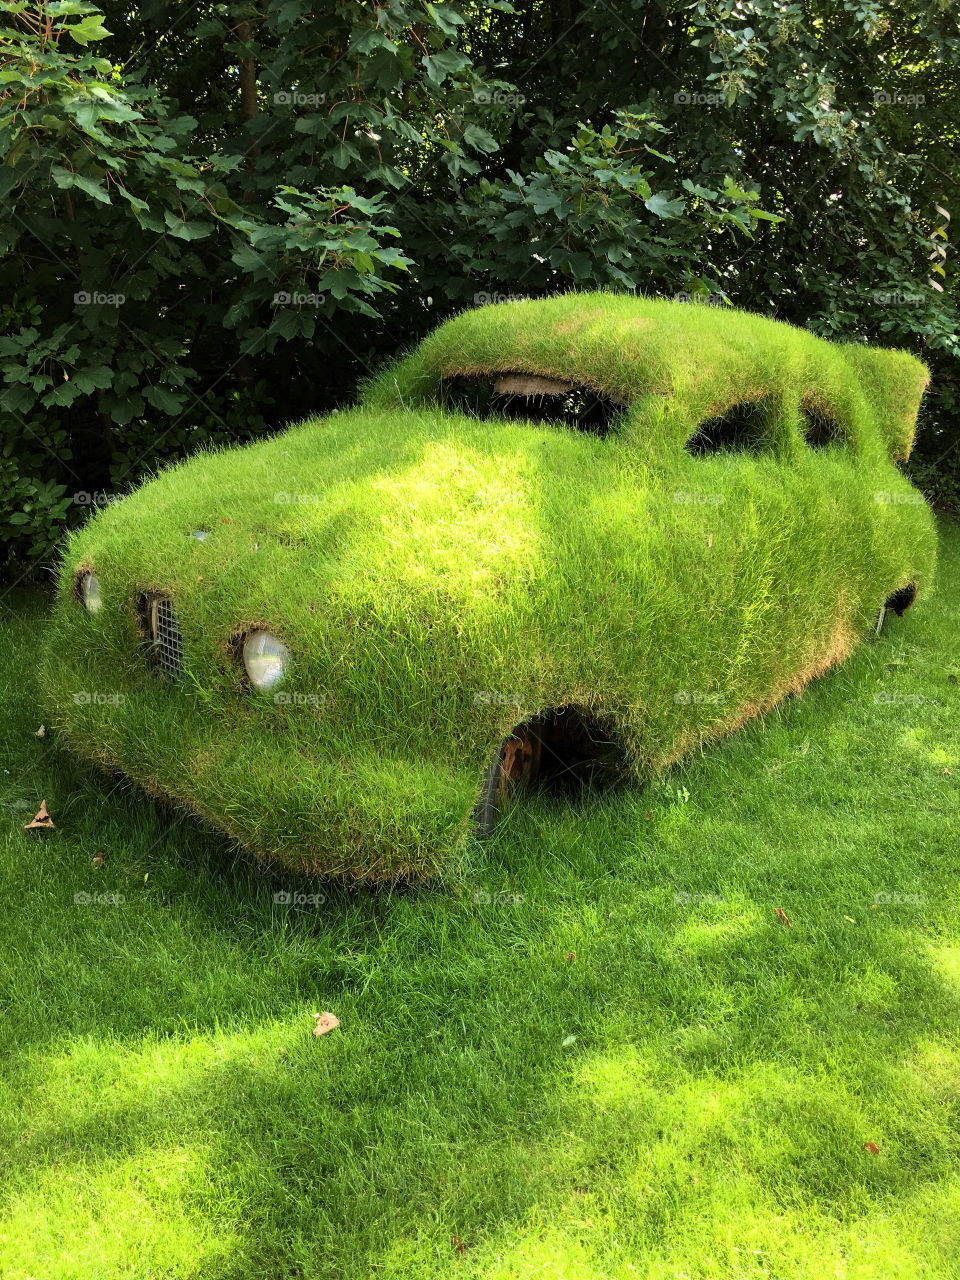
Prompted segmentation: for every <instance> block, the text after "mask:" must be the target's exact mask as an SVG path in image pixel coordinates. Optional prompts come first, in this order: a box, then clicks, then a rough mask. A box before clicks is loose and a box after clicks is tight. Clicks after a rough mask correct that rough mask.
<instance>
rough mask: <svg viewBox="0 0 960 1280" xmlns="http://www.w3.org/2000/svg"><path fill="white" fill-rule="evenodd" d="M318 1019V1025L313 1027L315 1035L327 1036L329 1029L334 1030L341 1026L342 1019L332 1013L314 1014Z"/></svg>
mask: <svg viewBox="0 0 960 1280" xmlns="http://www.w3.org/2000/svg"><path fill="white" fill-rule="evenodd" d="M313 1016H314V1017H315V1018H316V1020H317V1025H316V1026H315V1027H314V1028H313V1034H314V1035H315V1036H325V1035H326V1034H327V1032H328V1031H333V1030H334V1028H335V1027H339V1025H340V1019H339V1018H338V1017H336V1015H335V1014H332V1013H315V1014H314V1015H313Z"/></svg>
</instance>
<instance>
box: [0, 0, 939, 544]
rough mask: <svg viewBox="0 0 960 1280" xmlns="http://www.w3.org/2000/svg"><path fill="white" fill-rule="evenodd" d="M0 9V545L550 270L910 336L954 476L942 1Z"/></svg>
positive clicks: (75, 513)
mask: <svg viewBox="0 0 960 1280" xmlns="http://www.w3.org/2000/svg"><path fill="white" fill-rule="evenodd" d="M0 14H2V15H3V17H4V22H5V29H4V30H3V32H2V33H0V54H2V59H3V64H2V70H0V153H2V155H3V158H4V165H3V166H2V167H0V182H2V191H3V195H4V212H3V215H2V217H0V247H2V253H3V256H2V258H0V279H2V283H3V286H4V287H3V289H2V292H0V299H2V301H0V311H2V315H3V324H2V334H3V336H2V338H0V374H2V379H3V381H2V384H0V415H2V419H0V430H2V453H0V489H2V499H0V509H2V512H0V547H3V548H5V549H6V550H5V551H0V557H5V558H6V559H7V560H8V561H10V560H13V559H15V560H17V561H23V562H24V564H29V563H32V562H36V561H38V560H39V561H41V562H43V561H44V560H49V555H50V548H51V546H52V544H53V541H54V539H55V537H56V536H57V533H58V530H59V528H60V527H61V526H62V525H63V524H64V523H68V522H72V521H75V520H76V519H78V518H80V517H81V516H82V513H83V504H82V503H80V504H78V503H77V502H75V501H73V495H74V494H75V493H78V492H79V493H80V494H89V495H91V496H92V497H97V496H99V495H107V496H109V495H112V494H116V493H121V492H123V491H124V490H125V489H126V488H127V487H128V486H129V485H130V484H131V483H133V482H135V481H136V480H137V479H138V478H139V477H140V476H141V475H142V474H144V472H145V471H146V470H147V469H149V468H151V467H153V466H155V465H156V464H157V463H160V462H163V461H165V460H168V459H170V458H172V457H178V456H181V455H183V454H184V453H185V452H189V451H190V450H192V449H195V448H197V447H201V446H204V445H208V444H219V443H224V442H229V441H232V440H235V439H249V438H251V437H253V436H255V435H257V434H259V433H262V432H265V431H269V430H271V429H273V428H275V427H277V426H280V425H282V424H283V423H285V422H287V421H290V420H291V419H294V418H297V417H301V416H305V415H306V414H307V413H310V412H316V411H317V410H322V409H325V408H331V407H334V406H335V405H337V404H340V403H343V402H344V401H345V400H347V399H349V398H350V396H351V395H352V394H353V390H354V388H355V386H356V382H357V380H358V378H359V377H361V376H364V375H366V374H368V373H369V372H370V371H371V370H373V369H375V368H376V367H377V365H378V364H379V363H380V362H381V361H382V359H383V358H384V356H386V355H389V354H392V353H393V352H394V351H395V350H396V349H397V347H399V346H405V345H407V344H409V343H411V342H413V341H415V340H416V339H417V338H419V337H420V336H421V335H422V334H423V333H424V332H426V330H428V329H429V328H431V327H432V326H433V325H434V324H435V323H436V322H437V321H438V320H440V319H442V318H444V316H445V315H447V314H450V313H451V312H452V311H455V310H457V309H459V308H462V307H464V306H472V305H474V304H475V303H476V302H478V301H485V300H488V299H497V298H509V297H518V296H524V295H539V294H546V293H551V292H556V291H558V290H561V289H569V288H583V289H594V288H614V289H628V290H637V291H639V292H642V293H645V294H648V295H660V296H666V297H676V296H680V297H684V296H690V297H709V298H710V299H711V300H712V301H714V302H716V303H717V304H718V305H728V304H733V305H737V306H742V307H745V308H747V309H749V310H752V311H759V312H762V313H764V314H767V315H772V316H777V317H780V318H783V319H786V320H789V321H792V322H793V323H796V324H801V325H804V326H807V327H809V328H812V329H814V330H815V331H816V332H818V333H820V334H822V335H824V336H826V337H831V338H843V339H847V340H854V341H856V340H861V341H869V342H871V343H876V344H883V345H890V346H901V347H906V348H908V349H911V350H913V351H915V352H917V353H918V354H920V355H922V356H923V357H924V358H925V359H926V360H927V361H928V362H929V363H930V364H931V365H932V367H933V370H934V377H935V381H934V392H933V394H932V396H931V397H930V399H929V401H928V405H927V409H926V411H925V419H924V422H923V427H922V431H921V436H920V443H919V447H918V452H917V454H916V455H915V461H914V464H913V465H914V471H915V474H916V475H917V476H918V478H920V479H921V480H923V481H924V482H925V483H926V484H927V487H928V488H929V489H930V490H931V491H932V492H933V493H934V494H938V495H939V496H940V497H942V498H944V499H946V500H950V499H951V498H952V499H953V500H956V498H957V496H958V485H957V481H956V479H955V477H956V476H957V475H958V474H960V466H958V456H960V449H958V448H956V447H955V445H956V442H957V439H958V432H957V427H956V421H957V413H958V409H960V404H958V397H957V392H956V382H955V380H954V379H955V376H956V361H957V356H958V354H960V352H958V344H957V337H956V332H957V327H958V326H957V314H956V284H955V282H956V272H955V268H954V266H953V255H952V252H951V245H950V240H949V235H950V227H951V222H950V214H951V211H952V210H954V209H955V202H954V195H955V192H956V189H957V180H958V176H960V174H958V170H960V161H958V154H960V153H958V148H957V141H958V139H957V133H958V123H957V112H956V106H955V104H956V102H957V100H958V90H960V30H958V25H957V19H956V17H955V15H954V14H953V12H952V9H951V7H950V6H948V5H946V4H945V3H943V2H942V0H920V2H919V3H918V4H917V5H915V6H914V7H913V8H912V9H911V10H910V11H909V12H906V11H904V9H903V7H902V6H901V5H900V4H897V3H894V0H843V3H839V2H837V0H804V2H803V3H799V2H798V3H784V0H742V2H740V3H737V4H726V3H706V2H704V3H695V4H689V3H677V2H675V0H661V2H659V3H657V2H654V0H604V3H602V4H599V5H597V4H589V3H586V0H554V2H553V3H551V4H549V5H548V4H546V3H545V2H544V0H513V3H509V2H508V0H463V2H461V3H459V4H457V5H456V6H455V5H451V4H446V3H429V2H427V3H424V2H423V0H417V2H408V3H400V2H399V0H386V2H383V3H378V4H376V5H366V4H363V3H360V2H359V0H331V3H330V4H328V5H325V6H316V5H312V4H310V3H308V0H240V2H238V3H232V4H216V3H211V2H210V0H201V2H200V3H199V4H197V5H194V6H184V5H180V4H174V3H172V0H143V2H142V3H140V4H138V5H137V6H136V7H135V8H134V7H132V6H130V5H129V4H127V3H119V2H113V0H104V2H103V3H102V4H101V5H100V6H99V8H98V9H94V8H93V7H92V6H91V5H89V4H85V3H80V2H79V0H66V2H63V0H60V2H43V0H33V2H32V3H12V2H11V0H0ZM78 296H80V297H81V298H83V297H84V296H85V297H87V298H89V299H91V300H90V301H80V302H77V301H76V298H77V297H78ZM120 297H122V298H123V301H122V302H120V301H118V299H119V298H120ZM104 299H106V301H104ZM944 459H946V461H945V460H944ZM951 477H954V478H953V479H951Z"/></svg>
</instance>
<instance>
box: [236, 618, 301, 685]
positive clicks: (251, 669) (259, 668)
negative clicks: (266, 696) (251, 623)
mask: <svg viewBox="0 0 960 1280" xmlns="http://www.w3.org/2000/svg"><path fill="white" fill-rule="evenodd" d="M289 658H290V651H289V649H288V648H287V646H286V645H285V644H281V643H280V641H279V640H278V639H277V637H276V636H272V635H271V634H270V632H269V631H251V632H250V634H249V635H248V636H247V638H246V640H244V642H243V665H244V666H245V667H246V669H247V675H248V676H249V677H250V683H251V684H252V685H253V687H254V688H255V689H272V688H273V687H274V686H275V685H277V684H279V683H280V681H281V680H282V679H283V673H284V671H285V670H286V666H287V662H288V660H289Z"/></svg>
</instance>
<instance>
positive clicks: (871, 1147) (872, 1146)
mask: <svg viewBox="0 0 960 1280" xmlns="http://www.w3.org/2000/svg"><path fill="white" fill-rule="evenodd" d="M863 1149H864V1151H869V1152H870V1154H871V1155H872V1156H878V1155H879V1154H880V1148H879V1147H878V1146H877V1144H876V1143H875V1142H865V1143H864V1144H863Z"/></svg>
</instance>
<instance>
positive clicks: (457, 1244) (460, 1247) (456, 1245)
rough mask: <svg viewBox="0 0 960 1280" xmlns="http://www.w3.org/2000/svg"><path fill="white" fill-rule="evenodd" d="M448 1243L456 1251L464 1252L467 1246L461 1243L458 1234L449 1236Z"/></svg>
mask: <svg viewBox="0 0 960 1280" xmlns="http://www.w3.org/2000/svg"><path fill="white" fill-rule="evenodd" d="M450 1243H451V1244H452V1245H453V1247H454V1248H455V1249H456V1251H457V1253H466V1252H467V1246H466V1245H465V1244H464V1243H463V1241H462V1240H461V1239H460V1237H459V1236H451V1237H450Z"/></svg>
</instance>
